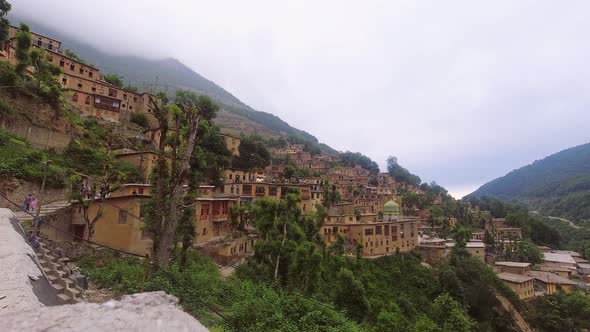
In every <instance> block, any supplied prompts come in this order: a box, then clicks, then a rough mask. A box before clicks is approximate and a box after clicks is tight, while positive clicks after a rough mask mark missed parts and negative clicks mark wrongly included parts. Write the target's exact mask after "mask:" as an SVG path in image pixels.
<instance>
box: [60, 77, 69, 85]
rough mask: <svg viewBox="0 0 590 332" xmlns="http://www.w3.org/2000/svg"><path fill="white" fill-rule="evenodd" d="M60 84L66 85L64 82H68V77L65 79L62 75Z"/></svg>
mask: <svg viewBox="0 0 590 332" xmlns="http://www.w3.org/2000/svg"><path fill="white" fill-rule="evenodd" d="M61 84H63V85H66V84H68V79H67V78H65V77H64V78H62V79H61Z"/></svg>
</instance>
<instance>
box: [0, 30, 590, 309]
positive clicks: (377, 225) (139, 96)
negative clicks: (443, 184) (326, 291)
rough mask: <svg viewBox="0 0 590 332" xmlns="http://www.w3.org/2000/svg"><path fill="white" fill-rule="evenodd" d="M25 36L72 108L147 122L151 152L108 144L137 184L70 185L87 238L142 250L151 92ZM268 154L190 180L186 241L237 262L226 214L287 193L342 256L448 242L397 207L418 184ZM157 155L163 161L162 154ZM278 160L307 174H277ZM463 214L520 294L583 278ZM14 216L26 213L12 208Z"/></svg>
mask: <svg viewBox="0 0 590 332" xmlns="http://www.w3.org/2000/svg"><path fill="white" fill-rule="evenodd" d="M18 31H19V30H18V28H16V27H13V26H11V27H10V29H9V39H8V41H7V42H6V43H5V45H4V48H3V51H2V52H1V53H0V56H1V58H0V59H1V60H3V61H8V62H10V63H13V64H16V61H17V60H16V56H15V53H16V45H15V44H14V43H15V41H14V37H15V36H16V35H17V33H18ZM32 36H33V46H35V47H38V48H42V49H44V50H45V51H47V52H48V53H49V55H50V57H49V59H50V61H51V63H53V64H55V65H57V66H59V67H60V68H62V70H63V72H62V74H61V78H60V80H59V81H60V82H61V85H62V90H63V91H64V92H65V93H66V96H67V98H68V101H69V104H70V105H71V107H72V108H73V109H74V110H77V112H79V113H80V114H81V115H83V116H88V117H96V118H100V119H102V120H106V121H110V122H113V123H128V122H129V121H130V118H131V115H132V114H134V113H144V114H146V115H147V116H148V118H150V122H149V123H150V126H151V128H149V129H146V130H145V131H144V133H143V134H144V136H145V139H146V140H148V141H150V142H151V144H152V148H151V149H150V148H146V149H143V150H142V151H136V150H130V149H123V150H120V151H114V155H115V158H117V159H119V160H125V161H127V162H129V163H131V164H133V165H134V166H135V167H136V168H137V170H138V171H139V172H140V174H141V179H142V180H143V181H141V182H137V183H126V184H122V185H121V186H120V188H118V189H117V190H115V191H113V192H110V193H109V194H108V195H107V196H106V197H105V198H104V200H94V199H93V198H94V197H93V196H94V195H95V193H92V192H90V189H89V188H91V187H92V185H93V179H92V178H90V177H88V178H86V179H85V180H84V181H85V185H84V186H83V187H82V188H81V189H80V190H81V191H82V192H83V195H85V196H88V199H89V200H92V203H91V204H90V206H89V207H88V211H87V213H88V214H89V217H90V219H93V218H95V217H96V215H97V214H98V213H99V210H100V214H101V216H100V217H99V221H98V222H97V223H96V227H95V228H94V229H93V236H92V239H93V241H95V242H97V243H100V244H103V245H105V246H109V247H112V248H116V249H119V250H122V251H125V252H129V253H133V254H137V255H141V256H144V255H148V254H150V251H151V246H152V245H151V240H150V238H149V237H148V236H146V235H145V234H144V231H143V222H142V209H141V206H142V203H143V202H144V201H145V200H146V199H148V198H149V197H151V195H150V188H151V185H150V175H151V173H152V170H153V169H154V167H155V165H156V163H157V160H158V158H159V155H158V153H157V152H156V151H157V150H156V148H157V147H158V146H159V144H160V140H161V133H160V131H159V129H158V128H157V126H156V125H155V124H156V122H155V120H154V119H153V116H152V115H151V114H150V109H149V100H150V98H152V99H156V97H155V96H154V95H153V94H149V93H137V92H134V91H130V90H126V89H124V88H120V87H117V86H114V85H113V84H110V83H108V82H106V81H105V80H104V79H103V77H102V75H101V72H100V70H99V69H98V68H95V67H93V66H90V65H87V64H85V63H82V62H80V61H77V60H75V59H73V58H71V57H68V56H66V55H65V54H64V53H63V52H62V50H61V49H60V46H61V42H60V41H58V40H56V39H52V38H50V37H47V36H43V35H39V34H35V33H33V34H32ZM222 137H223V140H224V142H225V144H226V147H227V150H228V151H230V152H231V154H232V155H235V156H239V153H240V152H239V151H240V142H241V137H239V136H237V135H232V134H229V133H222ZM270 152H271V155H272V160H275V161H277V162H275V163H271V164H270V165H269V166H267V167H265V168H262V169H239V168H227V169H224V170H223V171H222V174H223V177H222V179H221V180H222V184H221V185H218V186H215V185H207V184H203V185H201V186H199V189H198V193H197V194H198V199H197V203H196V206H195V209H194V211H195V215H194V223H195V230H196V231H195V233H196V234H195V239H196V240H195V243H194V245H195V247H196V249H198V250H200V251H202V252H204V253H206V254H207V255H209V256H210V257H212V258H213V259H215V260H216V261H217V262H219V263H220V264H225V265H229V264H236V263H238V264H239V263H240V262H244V261H245V259H246V258H247V257H249V256H250V255H252V253H253V250H254V247H255V244H256V240H257V233H256V230H255V229H254V228H253V227H252V225H249V224H247V223H246V225H245V227H241V228H239V229H238V227H237V226H236V223H235V222H233V221H232V218H236V216H232V213H235V212H234V211H235V210H236V208H237V207H239V206H244V205H247V204H250V203H251V202H252V201H254V200H257V199H262V198H268V199H272V200H281V199H283V198H285V195H286V194H287V193H292V192H295V193H297V195H298V196H299V198H300V202H299V208H300V210H301V213H302V214H304V215H305V214H313V213H316V211H317V209H318V208H322V209H323V208H325V219H324V224H323V226H322V227H321V230H320V235H321V236H322V237H323V238H324V240H325V243H326V244H327V245H330V244H332V243H334V242H337V241H344V247H345V248H346V249H345V250H346V254H348V255H351V256H352V255H358V254H360V255H362V256H363V257H367V258H376V257H380V256H384V255H394V254H396V253H399V252H410V251H416V252H418V253H420V255H421V257H422V259H423V261H424V264H435V263H436V262H438V261H440V260H443V259H445V257H447V256H448V254H449V251H450V250H451V249H452V248H453V246H454V245H455V241H454V240H453V239H451V238H449V237H447V238H445V237H443V236H442V235H441V229H442V228H443V227H447V228H453V227H454V226H455V224H456V223H457V219H456V218H454V217H452V218H448V219H447V220H444V222H443V223H439V224H435V223H433V221H432V218H431V216H430V211H429V210H428V209H418V208H416V207H413V206H407V205H404V202H402V201H401V193H403V192H411V193H414V194H417V195H424V194H425V193H424V192H423V191H422V190H421V189H420V187H418V186H414V185H408V184H406V183H403V182H396V181H395V179H394V178H393V177H392V176H390V175H389V174H387V173H379V174H372V173H371V171H369V170H367V169H364V168H363V167H361V166H360V165H346V166H344V165H343V164H342V162H341V160H340V159H339V156H338V155H335V154H325V153H314V154H312V153H311V152H309V151H306V146H305V145H304V144H288V145H286V146H284V147H279V148H271V149H270ZM164 158H167V160H168V162H170V157H169V156H164ZM287 163H289V164H292V165H295V167H296V168H298V169H300V170H305V172H306V173H307V174H312V175H313V176H305V177H296V176H293V175H290V174H289V175H290V176H286V174H285V173H286V172H285V166H286V165H287ZM330 197H332V198H330ZM336 197H337V198H336ZM334 198H335V199H334ZM443 198H444V197H441V196H440V195H439V196H437V197H436V199H435V200H434V204H435V205H441V204H443ZM99 205H100V207H99ZM322 206H323V207H322ZM402 206H403V207H404V208H402ZM84 213H85V211H84V210H83V209H82V207H81V206H79V205H77V204H76V202H69V203H68V204H66V205H64V206H61V207H60V208H57V209H54V210H51V211H50V212H49V213H46V214H44V218H46V219H47V220H48V222H51V223H52V224H53V225H54V226H55V227H56V228H57V229H62V230H67V233H64V232H60V231H57V230H56V229H54V228H49V227H41V233H42V234H43V235H42V236H43V237H44V238H45V239H46V240H48V241H51V242H56V243H59V242H74V241H78V239H85V238H88V232H89V230H88V227H87V224H86V222H85V220H84V216H83V214H84ZM470 213H471V214H472V216H473V218H475V219H479V220H480V224H481V225H482V228H474V229H472V237H471V239H469V240H468V241H467V242H466V243H465V248H466V250H467V251H468V252H469V253H470V254H471V255H472V256H473V257H476V258H478V259H480V260H481V261H484V262H485V263H487V264H489V265H491V266H492V267H493V268H494V270H495V271H497V273H498V276H499V278H500V279H501V280H503V281H504V282H505V283H506V285H508V286H509V287H510V288H511V289H512V290H513V291H514V292H515V293H516V294H518V296H519V297H520V298H521V299H528V298H532V297H534V296H540V295H543V294H552V293H555V292H557V291H558V290H563V291H566V292H568V291H570V290H571V289H572V288H574V287H577V285H578V284H581V280H582V279H581V278H584V277H585V278H586V279H584V280H586V281H587V277H588V275H589V274H590V262H588V260H585V259H583V258H582V257H581V255H580V254H579V253H576V252H571V251H562V250H553V249H552V248H549V247H543V248H542V250H543V252H544V258H543V262H542V264H540V265H533V264H530V263H526V262H510V261H496V259H495V257H494V255H493V253H492V251H491V250H490V248H489V245H487V244H485V243H484V234H485V232H488V233H489V234H491V235H492V236H493V238H494V240H495V241H499V242H503V243H505V244H506V245H513V244H514V243H516V242H518V241H520V239H521V238H522V231H521V229H520V228H517V227H513V226H511V225H508V224H507V223H506V220H505V219H503V218H493V217H492V215H491V214H490V213H489V211H480V210H479V209H477V208H476V207H475V208H473V209H472V210H471V211H470ZM22 218H23V219H27V218H29V216H27V215H26V214H22ZM443 224H444V225H443Z"/></svg>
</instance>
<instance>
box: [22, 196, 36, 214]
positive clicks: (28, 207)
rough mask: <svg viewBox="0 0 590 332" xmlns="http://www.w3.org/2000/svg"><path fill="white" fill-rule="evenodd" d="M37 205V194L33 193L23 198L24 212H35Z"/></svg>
mask: <svg viewBox="0 0 590 332" xmlns="http://www.w3.org/2000/svg"><path fill="white" fill-rule="evenodd" d="M37 203H38V199H37V194H35V193H32V194H29V196H27V198H25V203H24V210H25V211H27V212H29V211H36V210H37Z"/></svg>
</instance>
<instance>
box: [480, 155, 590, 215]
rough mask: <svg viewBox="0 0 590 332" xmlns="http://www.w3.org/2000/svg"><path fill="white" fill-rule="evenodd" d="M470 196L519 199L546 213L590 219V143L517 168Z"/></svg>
mask: <svg viewBox="0 0 590 332" xmlns="http://www.w3.org/2000/svg"><path fill="white" fill-rule="evenodd" d="M469 196H476V197H482V196H491V197H496V198H500V199H503V200H518V201H521V202H525V203H528V204H530V205H531V206H532V207H533V208H535V209H538V210H539V211H540V212H542V213H543V214H546V215H552V216H560V217H564V218H568V219H571V220H574V221H580V220H582V219H590V205H589V204H588V202H589V201H590V143H589V144H584V145H580V146H576V147H573V148H570V149H567V150H563V151H561V152H558V153H556V154H553V155H551V156H549V157H546V158H544V159H542V160H538V161H535V162H534V163H532V164H530V165H528V166H525V167H522V168H520V169H517V170H514V171H512V172H510V173H508V174H507V175H505V176H503V177H501V178H498V179H495V180H493V181H490V182H488V183H486V184H484V185H483V186H481V187H480V188H479V189H478V190H476V191H475V192H473V193H472V194H470V195H469Z"/></svg>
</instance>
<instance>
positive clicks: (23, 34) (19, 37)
mask: <svg viewBox="0 0 590 332" xmlns="http://www.w3.org/2000/svg"><path fill="white" fill-rule="evenodd" d="M31 41H32V36H31V31H30V29H29V26H28V25H26V24H24V23H21V24H20V30H19V32H18V33H17V34H16V55H15V56H16V60H17V65H16V68H15V70H16V72H17V74H19V75H21V76H22V75H23V74H24V72H25V70H26V69H27V67H28V66H29V65H30V63H31V58H30V55H29V51H30V49H31V43H32V42H31Z"/></svg>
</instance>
